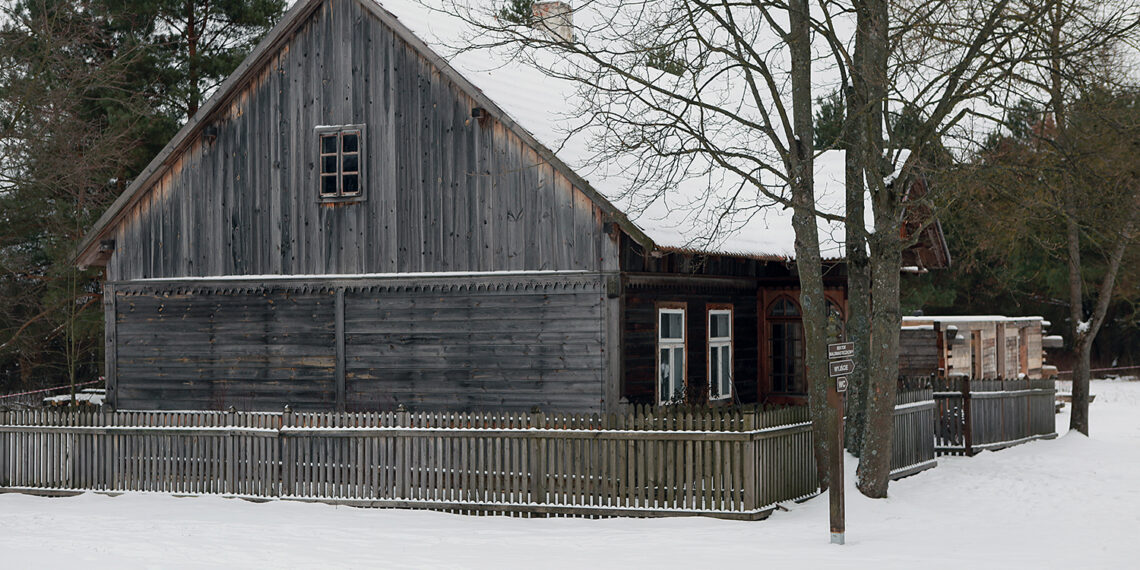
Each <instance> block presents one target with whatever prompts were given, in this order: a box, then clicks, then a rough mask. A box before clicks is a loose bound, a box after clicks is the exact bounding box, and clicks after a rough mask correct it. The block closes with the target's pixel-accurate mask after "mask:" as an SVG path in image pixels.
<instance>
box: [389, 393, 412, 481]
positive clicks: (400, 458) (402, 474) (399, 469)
mask: <svg viewBox="0 0 1140 570" xmlns="http://www.w3.org/2000/svg"><path fill="white" fill-rule="evenodd" d="M409 423H411V422H410V420H409V417H408V408H407V407H405V406H404V405H403V404H400V405H399V406H398V407H396V426H397V427H402V428H404V427H409V425H408V424H409ZM409 439H410V438H409V437H408V436H407V435H397V436H396V437H395V438H393V440H392V443H393V445H395V447H396V449H395V451H396V496H395V497H393V498H395V499H407V498H408V483H409V482H408V469H409V468H410V467H411V465H410V464H409V462H408V447H409V445H408V440H409Z"/></svg>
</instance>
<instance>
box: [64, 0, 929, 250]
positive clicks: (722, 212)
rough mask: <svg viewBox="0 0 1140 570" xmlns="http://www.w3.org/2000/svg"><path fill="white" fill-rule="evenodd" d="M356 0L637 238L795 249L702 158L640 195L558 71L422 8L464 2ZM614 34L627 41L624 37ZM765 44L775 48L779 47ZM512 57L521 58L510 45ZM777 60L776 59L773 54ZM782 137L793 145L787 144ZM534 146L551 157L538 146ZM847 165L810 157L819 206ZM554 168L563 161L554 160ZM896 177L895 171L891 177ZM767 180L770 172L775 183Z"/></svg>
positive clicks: (111, 221) (832, 205) (835, 155)
mask: <svg viewBox="0 0 1140 570" xmlns="http://www.w3.org/2000/svg"><path fill="white" fill-rule="evenodd" d="M360 1H361V2H363V3H364V4H365V5H366V6H368V7H369V9H370V10H371V11H372V12H373V13H375V14H377V15H378V16H380V17H381V19H382V20H384V21H385V22H388V23H389V24H390V25H392V26H393V27H394V28H396V32H397V35H399V36H400V37H403V38H405V39H406V40H407V41H409V42H410V43H412V44H413V47H415V48H417V49H425V48H426V50H429V51H430V53H425V56H426V57H428V59H430V60H431V61H432V62H433V63H435V64H437V65H440V66H442V67H444V68H447V69H444V71H445V75H447V76H449V77H452V78H453V79H455V80H456V81H457V83H459V84H460V87H461V88H463V89H467V90H471V89H472V88H474V90H476V91H478V92H479V93H473V95H477V96H478V97H477V99H480V100H486V101H489V102H490V104H491V105H492V107H495V108H497V110H501V111H502V113H504V114H506V115H507V117H502V119H503V121H504V123H505V124H507V125H508V127H509V128H511V129H515V130H516V132H520V133H522V131H525V133H523V134H526V135H527V136H526V137H524V138H528V139H529V138H531V137H533V139H534V141H536V142H537V144H539V145H541V146H543V147H545V149H546V150H549V151H550V152H551V153H552V154H553V155H554V157H553V158H555V159H556V160H555V161H556V162H560V163H561V164H564V165H565V166H566V167H568V168H569V169H571V170H573V173H574V176H573V177H572V178H580V179H581V180H576V181H575V183H576V184H579V185H582V184H583V182H584V184H585V186H587V187H584V188H583V190H584V191H586V193H587V194H588V195H590V196H591V198H593V199H594V200H596V201H598V202H599V203H600V205H601V206H602V207H603V209H604V210H607V211H609V212H613V211H614V210H615V209H616V210H619V211H620V213H619V215H618V216H617V217H618V218H619V219H618V221H619V223H621V224H622V225H623V227H625V229H626V230H627V231H629V232H630V233H631V234H633V235H634V237H635V238H637V239H639V240H640V239H641V238H640V236H638V235H637V233H638V232H640V233H642V234H645V236H648V237H649V238H650V239H651V240H652V241H653V242H654V244H655V245H657V246H658V247H664V248H674V249H684V250H693V251H703V252H709V253H722V254H735V255H745V256H755V257H762V258H782V259H791V258H794V257H795V234H794V231H793V229H792V223H791V221H792V211H791V210H790V209H789V208H787V207H783V206H781V205H779V204H778V203H777V202H778V201H777V200H775V199H773V198H772V197H771V195H766V194H764V193H763V192H761V191H760V190H759V189H757V188H756V187H755V185H746V184H741V180H743V179H742V178H740V177H739V176H737V175H735V174H730V173H729V172H728V171H726V170H724V169H718V168H714V167H708V165H707V164H706V165H705V167H706V168H705V169H704V170H703V171H702V169H701V168H699V167H697V168H692V169H685V170H683V171H682V173H681V174H679V175H677V176H676V179H675V180H671V181H670V182H669V183H668V184H666V185H665V186H664V187H662V188H658V189H659V190H664V191H663V192H656V191H650V192H648V193H647V192H646V191H645V189H644V188H641V187H640V183H639V178H638V177H637V176H636V175H635V174H633V172H634V171H636V170H637V169H638V168H639V166H638V160H637V159H636V158H631V157H628V156H627V157H614V156H608V155H607V157H606V158H604V159H600V158H599V156H598V153H596V152H595V148H596V143H597V142H598V141H599V140H601V139H599V137H598V135H599V131H598V130H597V126H596V125H594V126H592V127H589V128H581V127H583V125H582V124H581V122H580V121H578V122H575V121H573V120H572V119H573V118H574V117H576V116H578V117H580V116H581V115H582V112H581V111H582V109H583V105H582V104H583V103H584V102H586V101H588V98H587V97H586V96H585V95H583V94H582V92H581V89H580V85H579V84H577V83H576V82H574V81H570V80H560V79H556V78H553V77H551V76H549V75H548V74H546V73H544V72H543V71H541V70H539V69H537V68H535V67H533V66H531V65H529V64H527V63H524V62H520V61H518V60H517V58H513V57H511V56H512V53H511V51H510V50H503V49H494V48H491V47H488V48H485V49H473V48H471V45H472V44H471V40H470V38H472V37H476V36H477V35H478V34H476V33H475V32H474V31H473V29H472V26H471V24H470V23H468V22H467V21H465V20H463V19H461V18H459V17H457V16H455V15H452V14H449V13H447V12H446V11H440V10H438V9H433V8H432V7H429V5H431V6H434V7H439V6H441V5H443V6H448V5H451V6H454V3H455V2H468V0H360ZM468 3H469V4H471V5H472V6H480V7H481V9H483V10H488V9H492V10H493V8H488V7H489V6H492V4H491V3H488V2H483V1H482V0H470V2H468ZM574 4H575V6H574V7H575V12H574V18H575V19H576V20H577V19H578V18H579V16H585V15H586V14H589V12H590V7H591V6H593V5H592V4H591V3H587V2H581V3H579V2H574ZM319 5H320V4H319V2H318V1H317V0H301V1H298V2H297V3H296V4H295V5H294V7H293V8H292V9H291V10H290V11H289V13H288V14H287V15H286V17H285V18H283V19H282V20H281V22H279V23H278V24H277V26H275V27H274V29H273V30H272V31H271V32H270V33H269V34H267V35H266V37H265V38H264V39H263V40H262V42H261V44H259V46H258V48H257V49H256V50H255V51H254V53H253V54H251V55H250V56H249V57H248V58H247V59H246V60H245V61H243V62H242V64H241V65H240V66H239V67H238V69H237V70H236V71H235V72H234V73H233V74H232V75H231V76H230V77H229V78H227V79H226V80H225V82H223V84H222V85H221V86H220V87H219V88H218V90H217V91H216V92H215V93H214V94H213V95H212V96H211V97H210V99H208V100H207V101H206V103H205V104H204V105H203V106H202V108H201V109H200V110H199V112H198V113H197V114H196V115H195V116H194V117H192V118H191V120H190V121H189V122H188V123H187V124H186V125H184V126H183V128H182V129H180V130H179V132H178V134H177V135H175V137H174V138H173V139H172V140H171V141H170V142H169V143H168V144H167V146H166V147H165V148H164V149H163V151H162V152H160V153H159V155H158V156H156V157H155V158H154V159H153V160H152V161H151V163H150V164H148V165H147V167H146V168H145V169H144V170H143V172H142V173H141V174H140V175H139V176H138V177H136V178H135V180H134V181H133V182H132V183H131V185H130V186H129V187H128V189H127V190H126V191H125V192H124V193H123V194H122V195H121V196H119V198H117V199H116V200H115V202H114V203H113V204H112V205H111V206H110V207H109V208H108V209H107V211H106V212H104V214H103V215H102V216H101V217H100V219H99V220H98V221H97V222H96V224H95V226H94V228H93V229H92V230H91V231H90V232H89V233H88V234H87V235H86V236H85V237H84V238H83V240H82V241H81V242H80V244H79V246H78V248H77V251H76V262H77V263H79V264H80V265H89V264H98V263H99V262H100V260H101V259H102V258H101V257H100V255H101V253H100V252H101V250H100V249H99V247H100V241H99V240H101V239H103V238H105V237H106V234H107V232H108V231H109V228H112V227H114V226H115V224H117V223H119V222H120V221H121V220H122V219H124V217H125V215H126V214H125V212H127V211H128V208H129V207H130V206H131V205H133V204H137V203H139V202H140V201H141V200H142V197H143V196H145V195H146V193H147V192H148V191H149V190H150V189H151V188H152V187H153V185H154V184H155V182H156V181H157V180H158V179H159V177H160V176H161V175H162V172H164V169H165V168H167V166H168V163H169V162H170V161H172V160H173V158H172V157H175V156H177V155H178V152H179V151H180V150H184V149H186V148H189V145H190V144H191V142H192V141H193V135H194V134H195V133H196V132H198V130H200V129H201V128H202V126H203V125H204V124H205V123H204V122H203V121H205V120H206V119H207V118H208V117H209V116H210V115H211V114H212V113H214V112H216V111H217V109H219V108H222V107H223V106H224V104H225V102H226V101H227V100H228V99H227V98H228V97H230V96H231V94H232V93H233V92H234V90H235V89H237V87H238V85H240V84H242V83H243V82H245V81H249V80H251V78H253V77H255V75H256V73H257V72H258V69H259V68H260V67H259V66H262V65H265V64H266V62H267V61H269V58H270V57H271V56H272V54H273V53H274V51H273V50H275V49H278V48H279V46H280V45H281V42H282V41H283V38H285V37H288V35H289V34H291V33H293V32H294V31H295V30H297V29H299V28H300V26H301V25H302V23H303V21H304V19H305V18H307V17H308V16H309V15H311V14H312V13H313V11H314V10H315V9H316V7H317V6H319ZM496 5H497V4H496ZM587 17H588V16H587ZM595 18H596V14H595ZM576 23H577V22H576ZM595 24H596V23H595ZM603 27H605V26H603ZM619 41H624V40H622V38H619ZM757 41H759V42H767V43H769V44H771V46H770V47H775V46H778V45H779V44H777V43H775V40H759V39H758V40H757ZM421 42H422V44H423V45H422V46H421V45H420V44H421ZM492 43H493V42H492ZM457 46H465V47H457ZM771 51H772V52H781V53H782V50H771ZM513 55H516V56H517V55H518V54H517V52H515V53H514V54H513ZM779 57H782V56H777V59H779ZM820 59H822V58H820ZM776 63H777V64H778V65H782V64H780V62H779V61H777V62H776ZM814 65H815V64H813V82H817V83H818V82H822V83H820V87H819V89H818V92H819V93H821V94H823V93H827V92H829V91H826V90H825V89H827V88H829V87H827V86H828V85H831V84H830V83H828V81H829V80H828V79H826V78H824V79H821V80H819V81H817V80H816V77H817V75H816V73H815V69H814ZM643 67H644V66H643ZM729 67H733V68H736V67H739V66H736V65H730V66H729ZM642 71H644V69H643V70H642ZM821 75H826V74H821ZM739 83H740V82H739V81H737V82H736V83H734V84H733V85H734V86H733V87H728V88H726V89H725V91H726V93H728V94H727V95H726V97H728V98H729V99H731V98H732V97H734V96H735V95H737V94H736V93H735V92H734V91H733V90H734V89H736V90H739V88H740V87H739V85H738V84H739ZM746 111H748V112H749V113H752V114H755V113H757V112H758V111H757V110H756V109H755V108H754V107H753V108H750V109H746ZM639 124H640V123H639ZM753 135H754V133H752V134H749V135H748V136H744V137H743V139H744V140H732V141H730V142H731V145H737V146H734V147H733V148H739V149H743V150H744V152H748V153H754V154H761V153H764V152H767V153H768V154H771V151H770V149H769V150H768V151H764V150H762V149H760V148H759V147H762V146H763V145H764V143H763V141H762V137H761V138H760V139H757V140H754V139H755V138H756V137H754V136H753ZM753 143H755V145H754V144H753ZM783 144H784V145H785V146H787V145H788V143H787V142H786V141H785V142H784V143H783ZM539 154H540V155H544V154H546V153H545V151H543V150H542V149H540V152H539ZM908 155H909V153H907V152H905V151H897V150H896V151H891V153H890V157H889V158H890V159H891V160H893V163H894V164H895V165H896V171H897V170H898V168H899V167H900V166H901V165H903V164H904V163H905V162H906V160H907V157H908ZM772 160H777V159H775V158H773V159H772ZM843 161H844V157H843V153H842V152H841V151H828V152H823V153H821V154H819V155H818V156H817V157H816V159H815V171H814V172H815V177H814V179H815V186H814V187H815V194H816V209H817V210H818V211H821V212H825V213H827V214H832V215H835V216H840V215H841V214H842V213H843V212H844V203H845V197H844V194H845V190H844V186H845V185H844V168H843ZM764 164H768V163H767V162H764ZM556 167H559V168H561V166H558V165H556ZM761 170H763V169H761ZM773 172H782V167H771V168H770V169H769V170H768V171H767V172H761V173H760V175H759V177H760V178H759V179H760V182H761V183H762V184H763V185H764V187H765V189H766V190H767V191H768V192H769V193H770V194H776V195H779V196H781V198H783V199H784V200H785V201H786V200H787V199H788V197H789V196H788V191H787V188H786V184H783V183H782V182H780V180H782V176H783V175H781V176H780V177H776V176H775V175H774V174H773ZM764 176H767V177H768V178H764ZM895 176H897V172H896V174H895V175H892V176H891V177H889V179H890V178H894V177H895ZM773 177H775V178H776V180H770V179H771V178H773ZM889 179H888V180H889ZM602 202H605V203H602ZM728 202H731V203H732V204H733V207H731V208H725V207H724V204H725V203H728ZM870 211H871V208H870V207H867V208H866V212H867V214H866V218H867V219H866V220H865V222H866V225H867V227H868V229H870V228H871V227H872V226H873V224H872V220H871V214H870ZM621 218H628V219H629V222H630V223H631V224H632V226H630V225H626V222H625V220H624V219H621ZM817 225H818V227H819V235H820V253H821V254H822V256H823V258H824V259H840V258H843V257H844V256H845V252H844V246H843V242H844V233H845V232H844V228H843V224H842V223H840V222H832V221H822V220H817ZM634 226H635V227H634Z"/></svg>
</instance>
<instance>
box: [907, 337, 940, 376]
mask: <svg viewBox="0 0 1140 570" xmlns="http://www.w3.org/2000/svg"><path fill="white" fill-rule="evenodd" d="M939 334H942V333H941V332H940V331H935V330H933V329H920V328H904V329H903V330H902V331H901V332H900V333H899V376H903V377H911V376H930V375H931V374H938V373H939V370H938V363H939V355H938V349H939V344H938V335H939ZM943 373H945V371H943Z"/></svg>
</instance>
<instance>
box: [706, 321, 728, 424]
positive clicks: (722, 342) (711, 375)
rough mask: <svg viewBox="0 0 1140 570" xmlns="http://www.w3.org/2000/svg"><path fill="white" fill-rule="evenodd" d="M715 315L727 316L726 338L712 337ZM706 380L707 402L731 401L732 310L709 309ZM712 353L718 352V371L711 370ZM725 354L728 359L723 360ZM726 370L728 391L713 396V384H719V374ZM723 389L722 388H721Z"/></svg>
mask: <svg viewBox="0 0 1140 570" xmlns="http://www.w3.org/2000/svg"><path fill="white" fill-rule="evenodd" d="M717 315H728V336H720V337H714V336H713V335H712V321H713V317H714V316H717ZM707 326H708V328H707V331H708V379H709V401H712V402H716V401H720V400H729V399H732V384H733V378H732V368H733V361H732V353H733V350H732V328H733V322H732V309H709V315H708V323H707ZM713 351H719V352H720V353H721V357H720V358H719V359H718V360H717V362H718V363H719V365H720V369H718V370H713ZM726 353H727V355H728V357H727V358H725V354H726ZM725 368H727V372H728V390H720V392H721V394H720V395H714V394H713V386H714V385H715V383H718V382H720V379H721V372H722V370H724V369H725ZM721 388H723V386H722V387H721Z"/></svg>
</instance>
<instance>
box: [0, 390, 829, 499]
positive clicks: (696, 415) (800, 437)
mask: <svg viewBox="0 0 1140 570" xmlns="http://www.w3.org/2000/svg"><path fill="white" fill-rule="evenodd" d="M0 420H3V421H0V423H2V424H4V425H2V426H0V486H3V487H6V488H10V489H12V488H15V489H80V490H97V491H156V492H166V493H187V494H205V493H217V494H226V495H238V496H245V497H265V498H273V497H280V498H285V499H295V500H311V501H325V502H337V503H345V504H357V505H365V506H389V507H410V508H434V509H445V510H454V511H461V512H492V513H531V514H533V513H554V514H568V515H586V516H595V515H596V516H607V515H635V516H654V515H685V514H690V515H707V516H718V517H724V518H740V519H756V518H762V517H764V516H766V515H767V514H768V513H769V512H770V511H771V509H772V508H773V507H774V505H775V503H777V502H780V501H789V500H794V499H799V498H802V497H806V496H810V495H812V494H813V493H815V492H816V491H817V490H818V483H817V480H816V472H815V462H814V457H813V455H812V452H811V428H810V424H809V423H808V421H807V420H808V416H807V411H806V409H803V408H785V409H775V410H752V411H740V410H736V411H730V412H721V411H695V410H682V409H669V410H667V411H661V410H653V409H649V408H640V409H638V410H635V411H634V412H633V413H630V414H627V415H611V416H597V415H592V416H587V415H573V414H544V413H532V414H494V413H489V414H473V413H464V414H458V413H409V412H385V413H371V414H344V413H339V414H332V413H329V414H317V413H237V412H230V413H227V412H115V413H96V414H75V413H72V414H66V413H60V412H54V411H45V410H36V411H19V412H7V413H2V412H0Z"/></svg>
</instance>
